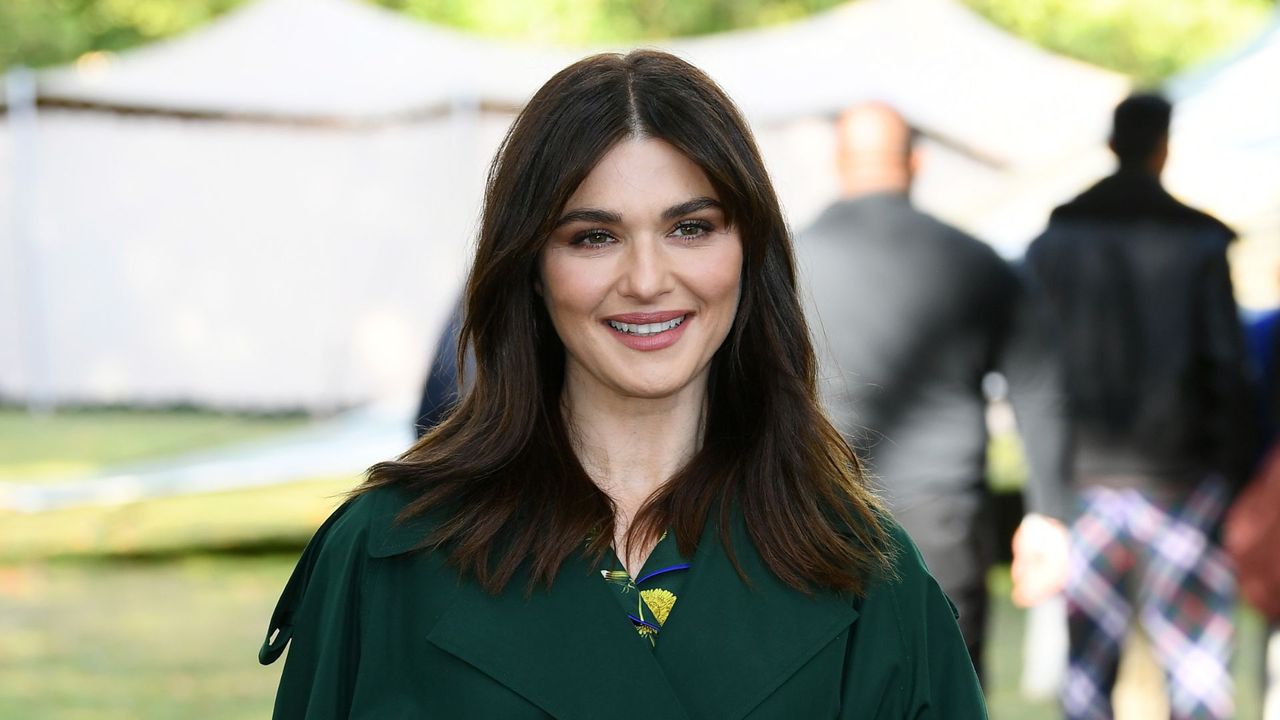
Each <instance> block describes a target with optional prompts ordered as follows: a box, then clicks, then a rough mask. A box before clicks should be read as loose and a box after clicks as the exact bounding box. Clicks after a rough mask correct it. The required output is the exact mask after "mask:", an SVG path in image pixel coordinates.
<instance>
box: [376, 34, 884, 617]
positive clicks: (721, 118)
mask: <svg viewBox="0 0 1280 720" xmlns="http://www.w3.org/2000/svg"><path fill="white" fill-rule="evenodd" d="M635 137H648V138H657V139H661V140H664V141H666V142H668V143H670V144H671V145H672V146H674V147H675V148H676V149H678V150H680V151H681V152H682V153H684V154H685V155H686V156H688V157H689V159H690V160H692V161H693V162H694V163H696V164H697V165H698V166H699V167H701V168H702V171H703V172H704V173H706V175H707V178H708V180H710V182H711V184H712V186H713V187H714V188H715V190H716V193H717V194H718V196H719V200H720V202H721V204H722V205H723V207H724V209H725V213H726V220H727V222H728V223H730V224H732V225H733V226H735V227H736V228H737V230H738V233H739V237H740V238H741V241H742V246H743V269H742V283H741V287H742V291H741V292H742V294H741V300H740V302H739V306H738V314H737V317H736V318H735V320H734V324H733V327H732V329H731V330H730V332H729V336H728V338H727V339H726V340H725V342H724V344H723V345H722V346H721V347H720V349H719V350H718V351H717V352H716V354H715V356H714V358H713V359H712V363H711V372H710V380H709V382H708V411H707V416H706V425H705V436H704V438H703V442H702V447H701V449H700V450H699V452H698V453H697V454H696V455H695V456H694V457H693V458H692V459H691V460H690V461H689V462H688V464H687V465H686V466H685V467H684V468H682V469H681V470H680V471H679V472H678V473H676V475H675V476H674V477H672V478H671V479H670V480H669V481H668V482H667V483H666V484H665V485H664V486H663V487H662V489H661V490H659V491H658V492H657V493H656V494H655V495H654V497H652V498H650V500H649V501H648V502H647V503H646V504H645V506H644V507H643V508H642V509H641V510H640V512H639V513H638V514H637V516H636V519H635V521H634V522H633V524H632V526H631V528H630V532H629V533H628V542H632V541H643V540H649V541H652V540H655V539H656V538H657V537H658V535H659V534H661V532H662V531H663V530H664V529H666V528H671V529H672V531H673V532H674V534H675V538H676V541H677V543H678V545H679V547H680V550H681V552H682V553H686V554H688V553H691V552H692V549H693V547H694V546H695V545H696V544H697V541H698V538H699V535H700V533H701V530H702V528H703V525H704V523H705V522H707V520H708V519H709V517H710V514H711V512H712V511H713V510H714V511H716V512H717V513H718V514H719V517H720V530H721V539H722V542H724V543H725V544H726V548H727V549H728V551H729V553H730V557H734V555H733V549H732V547H731V545H730V544H729V523H728V519H729V517H730V511H731V507H732V506H733V504H734V503H736V504H737V505H738V506H739V507H740V508H741V512H742V516H743V519H744V521H745V524H746V527H747V529H748V532H749V534H750V537H751V539H752V541H753V543H754V544H755V546H756V548H757V550H758V551H759V553H760V555H761V557H762V558H763V560H764V561H765V563H766V564H767V566H768V567H769V569H770V570H771V571H772V572H773V573H774V574H775V575H776V576H777V577H778V578H779V579H780V580H782V581H783V582H785V583H787V584H788V585H790V586H792V587H794V588H796V589H798V590H802V591H805V592H808V591H810V590H812V589H813V588H815V587H821V588H831V589H837V590H848V591H854V592H860V591H862V590H864V589H865V588H866V584H867V582H868V580H869V579H870V578H872V577H873V576H875V575H876V574H877V573H880V572H882V571H884V570H886V569H887V568H888V564H889V557H890V552H891V549H890V545H889V541H888V539H887V535H886V533H885V530H884V528H883V526H882V517H883V510H882V509H881V506H880V505H879V503H878V501H877V499H876V498H875V497H874V496H873V495H872V494H871V492H870V491H869V490H868V486H867V484H866V482H865V480H864V478H863V475H862V472H861V470H860V467H859V464H858V461H857V459H856V458H855V456H854V455H853V452H852V451H851V450H850V449H849V446H848V445H847V444H846V443H845V441H844V440H843V438H841V436H840V434H839V433H838V432H837V431H836V430H835V428H834V427H832V425H831V423H830V422H829V421H828V420H827V418H826V416H825V415H824V414H823V412H822V411H821V409H820V407H819V404H818V401H817V391H816V378H817V370H816V361H815V357H814V352H813V348H812V345H811V343H810V340H809V334H808V328H807V326H806V324H805V321H804V315H803V313H802V311H801V306H800V302H799V300H798V296H797V292H796V273H795V261H794V258H793V256H792V250H791V238H790V233H789V231H788V229H787V226H786V222H785V220H784V219H783V216H782V212H781V209H780V208H779V205H778V199H777V197H776V195H775V194H774V191H773V187H772V185H771V184H770V182H769V177H768V175H767V173H766V172H765V167H764V163H763V162H762V161H761V159H760V153H759V152H758V151H757V149H756V147H755V142H754V141H753V139H752V137H751V133H750V130H748V128H747V125H746V123H745V122H744V121H743V119H742V117H741V115H740V114H739V113H738V111H737V109H736V108H735V107H734V105H733V102H732V101H731V100H730V99H729V98H728V97H727V96H726V95H725V94H724V92H723V91H722V90H721V89H720V88H719V87H717V86H716V84H715V83H714V82H713V81H712V80H711V79H710V78H708V77H707V76H706V75H705V74H703V73H702V72H701V71H700V70H698V69H697V68H695V67H693V66H692V65H690V64H688V63H686V62H684V61H683V60H680V59H678V58H676V57H674V56H672V55H669V54H666V53H661V52H655V51H636V52H632V53H630V54H628V55H625V56H624V55H616V54H605V55H596V56H593V57H589V58H586V59H585V60H581V61H579V62H577V63H574V64H573V65H571V66H569V67H568V68H565V69H564V70H562V71H560V72H559V73H557V74H556V75H555V77H553V78H551V80H549V81H548V82H547V83H546V84H545V85H543V86H542V88H541V89H540V90H539V91H538V92H537V94H535V95H534V97H533V99H532V100H530V101H529V104H528V106H526V107H525V109H524V111H523V112H521V113H520V116H519V117H518V118H517V119H516V121H515V123H514V124H513V125H512V127H511V129H510V131H508V133H507V136H506V139H505V140H504V141H503V143H502V146H501V148H500V149H499V150H498V153H497V156H496V157H495V159H494V161H493V165H492V167H491V168H490V170H489V177H488V185H487V189H486V194H485V203H484V213H483V217H482V220H481V225H480V236H479V243H478V247H477V249H476V256H475V263H474V266H473V267H472V270H471V275H470V277H469V279H468V282H467V288H466V298H465V303H466V320H465V322H464V325H463V329H462V335H461V338H460V341H459V344H460V352H459V357H463V356H464V353H463V352H461V350H465V349H468V348H469V349H470V350H471V351H472V352H473V353H474V357H475V373H474V381H473V383H472V385H471V387H470V388H469V389H468V390H467V391H466V392H465V393H464V395H463V397H462V398H461V400H460V402H459V404H458V406H457V407H456V409H455V410H454V411H453V413H452V414H451V415H450V416H449V417H448V418H447V419H445V420H444V422H442V423H441V424H440V425H439V426H437V427H436V428H435V429H434V430H432V431H431V432H429V433H428V434H427V435H425V436H424V437H423V438H422V439H421V440H420V441H418V443H417V444H416V445H414V446H413V447H412V448H411V449H410V450H409V451H408V452H406V453H405V454H404V455H403V456H401V457H400V458H399V459H398V460H397V461H395V462H384V463H380V464H378V465H375V466H374V467H373V468H371V469H370V471H369V477H368V480H367V481H366V482H365V484H364V485H363V486H361V488H359V489H358V490H357V492H364V491H368V490H371V489H374V488H377V487H381V486H387V485H396V486H402V487H406V488H408V489H410V490H411V491H412V492H413V493H414V494H415V495H416V499H415V500H414V501H413V502H412V503H410V505H409V506H408V507H407V508H406V510H405V512H404V513H403V515H405V516H415V515H422V514H427V513H429V514H431V515H432V516H433V517H437V518H439V522H438V523H437V524H436V525H435V526H434V527H435V530H434V532H433V533H432V535H431V536H430V537H429V538H424V546H430V547H438V548H442V549H444V550H446V551H447V552H448V553H449V557H450V559H451V561H452V562H453V563H454V564H455V565H456V566H457V567H458V568H459V569H460V570H461V571H462V572H463V573H464V574H471V575H473V576H474V577H475V578H476V579H477V581H478V582H479V583H480V584H481V585H482V586H484V587H485V588H486V589H488V590H489V591H491V592H498V591H500V590H501V589H502V588H503V587H504V586H505V585H506V583H507V582H508V581H509V580H510V579H511V577H512V575H513V574H514V573H515V572H516V570H517V569H518V568H520V567H521V565H524V564H526V563H527V564H528V570H529V573H530V578H531V583H546V584H550V583H551V582H552V580H554V578H555V574H556V572H557V571H558V569H559V568H560V566H561V564H562V563H563V562H564V561H565V559H566V558H568V557H569V556H570V555H571V554H572V553H575V552H581V551H582V549H583V547H584V542H583V541H584V539H585V538H587V537H588V536H590V537H591V538H593V540H592V541H591V542H590V543H589V544H587V546H586V547H587V552H589V553H593V554H594V556H595V557H597V558H599V557H600V556H602V555H603V554H604V553H605V552H607V551H608V549H609V543H610V540H611V539H612V538H613V527H614V526H613V522H614V508H613V505H612V503H611V502H610V500H609V498H608V497H607V496H606V495H605V494H604V492H602V491H601V490H600V489H599V488H598V487H597V486H596V485H595V484H594V483H593V482H592V481H591V479H590V478H589V477H588V476H587V473H586V472H585V471H584V470H583V468H582V465H581V464H580V463H579V461H578V458H577V456H576V455H575V454H574V451H573V449H572V443H571V442H570V436H569V430H568V429H567V426H566V422H565V420H564V418H563V417H562V416H561V411H560V394H561V390H562V386H563V383H564V367H565V358H564V346H563V345H562V344H561V342H560V339H559V337H558V336H557V335H556V332H555V330H554V328H553V327H552V325H551V322H550V319H549V317H548V316H547V312H546V308H545V306H544V304H543V302H542V300H541V299H540V298H539V297H538V295H537V294H536V291H535V277H536V273H537V267H538V256H539V253H540V251H541V250H542V248H543V245H544V244H545V241H546V238H547V237H548V235H549V233H550V231H551V229H552V224H553V223H554V221H555V220H556V218H557V217H558V216H559V214H560V213H561V212H562V211H563V208H564V205H565V203H566V202H567V201H568V199H569V197H570V196H571V195H572V193H573V192H574V190H575V189H576V188H577V187H578V185H579V184H580V183H581V182H582V181H583V179H584V178H585V177H586V176H587V174H588V173H590V171H591V170H592V168H593V167H594V166H595V165H596V163H597V162H598V161H599V160H600V158H601V157H602V156H603V155H604V154H605V153H606V152H607V151H608V150H609V149H610V148H612V147H613V146H614V145H616V144H617V143H618V142H620V141H623V140H626V139H628V138H635ZM735 562H736V560H735Z"/></svg>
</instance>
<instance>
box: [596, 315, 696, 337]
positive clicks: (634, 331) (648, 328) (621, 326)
mask: <svg viewBox="0 0 1280 720" xmlns="http://www.w3.org/2000/svg"><path fill="white" fill-rule="evenodd" d="M685 317H686V316H685V315H681V316H680V317H675V318H671V319H670V320H668V321H666V322H656V323H645V324H643V325H640V324H632V323H624V322H618V321H617V320H607V321H606V322H607V323H609V327H611V328H613V329H614V330H617V331H618V332H620V333H626V334H627V335H639V336H642V337H643V336H645V335H657V334H658V333H664V332H666V331H668V330H674V329H676V328H678V327H680V323H683V322H684V319H685Z"/></svg>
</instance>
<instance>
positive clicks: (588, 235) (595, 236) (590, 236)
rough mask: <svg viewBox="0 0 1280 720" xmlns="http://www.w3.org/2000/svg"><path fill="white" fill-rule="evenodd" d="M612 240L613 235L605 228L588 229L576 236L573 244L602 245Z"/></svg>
mask: <svg viewBox="0 0 1280 720" xmlns="http://www.w3.org/2000/svg"><path fill="white" fill-rule="evenodd" d="M612 241H613V236H612V235H610V234H609V233H607V232H605V231H604V230H588V231H586V232H582V233H578V234H577V235H576V236H574V238H573V241H572V244H573V245H585V246H590V247H600V246H602V245H608V244H609V243H610V242H612Z"/></svg>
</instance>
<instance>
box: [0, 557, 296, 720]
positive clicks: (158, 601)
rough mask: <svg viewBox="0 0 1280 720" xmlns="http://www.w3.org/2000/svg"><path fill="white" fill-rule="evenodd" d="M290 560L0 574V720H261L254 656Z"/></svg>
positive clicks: (274, 674) (264, 688) (3, 570)
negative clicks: (206, 719)
mask: <svg viewBox="0 0 1280 720" xmlns="http://www.w3.org/2000/svg"><path fill="white" fill-rule="evenodd" d="M295 559H296V553H295V554H290V555H287V556H285V555H269V556H262V557H233V556H193V557H183V558H178V559H169V560H164V561H158V562H109V563H107V562H76V563H47V564H46V563H24V564H20V565H11V566H7V567H6V566H0V637H3V638H4V642H3V643H0V717H5V718H24V719H29V720H41V719H44V718H49V719H54V718H57V719H58V720H63V719H65V720H91V719H92V720H116V719H119V720H140V719H147V718H183V719H184V720H185V719H189V718H219V719H223V718H226V719H236V718H245V719H248V718H254V719H260V718H265V717H269V716H270V708H271V698H272V695H273V693H274V690H275V684H276V682H277V680H278V678H279V672H280V666H279V665H276V666H272V667H269V668H264V667H261V666H259V665H258V663H257V660H256V652H257V647H258V644H259V643H260V642H261V641H262V635H263V633H264V632H265V631H266V627H267V620H268V619H269V617H270V615H271V609H272V607H273V606H274V603H275V599H276V596H277V594H278V593H279V591H280V589H281V588H282V587H283V586H284V582H285V580H286V579H287V578H288V575H289V572H290V570H291V568H292V566H293V562H294V560H295Z"/></svg>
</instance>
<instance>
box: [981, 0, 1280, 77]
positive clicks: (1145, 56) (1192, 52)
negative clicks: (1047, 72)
mask: <svg viewBox="0 0 1280 720" xmlns="http://www.w3.org/2000/svg"><path fill="white" fill-rule="evenodd" d="M964 2H965V4H967V5H968V6H969V7H971V8H973V9H974V10H976V11H977V12H979V13H980V14H982V15H983V16H985V17H986V18H987V19H989V20H991V21H992V22H993V23H995V24H997V25H999V26H1001V27H1004V28H1005V29H1007V30H1009V31H1010V32H1012V33H1014V34H1015V35H1019V36H1021V37H1023V38H1026V39H1028V40H1030V41H1031V42H1034V43H1036V44H1038V45H1040V46H1042V47H1044V48H1047V49H1049V50H1053V51H1055V52H1059V53H1062V54H1064V55H1069V56H1071V57H1075V58H1079V59H1081V60H1085V61H1087V62H1091V63H1094V64H1095V65H1101V66H1103V67H1108V68H1112V69H1114V70H1119V71H1120V72H1123V73H1126V74H1128V75H1130V76H1132V77H1133V78H1134V80H1135V82H1137V83H1138V84H1139V85H1148V86H1150V85H1155V84H1157V83H1159V81H1161V80H1163V79H1164V78H1167V77H1169V76H1170V75H1172V74H1174V73H1175V72H1177V71H1178V70H1181V69H1183V68H1185V67H1187V66H1189V65H1193V64H1195V63H1198V62H1201V61H1204V60H1207V59H1209V58H1210V57H1212V56H1213V55H1215V54H1216V53H1219V52H1222V51H1223V50H1224V49H1226V48H1229V47H1231V46H1232V45H1234V44H1237V43H1240V42H1243V41H1245V40H1247V39H1248V38H1249V37H1250V36H1251V35H1252V34H1254V33H1256V32H1258V31H1259V30H1261V29H1262V28H1263V27H1264V26H1265V25H1266V23H1267V21H1268V19H1269V17H1270V16H1271V14H1272V13H1274V12H1276V2H1275V0H964Z"/></svg>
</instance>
